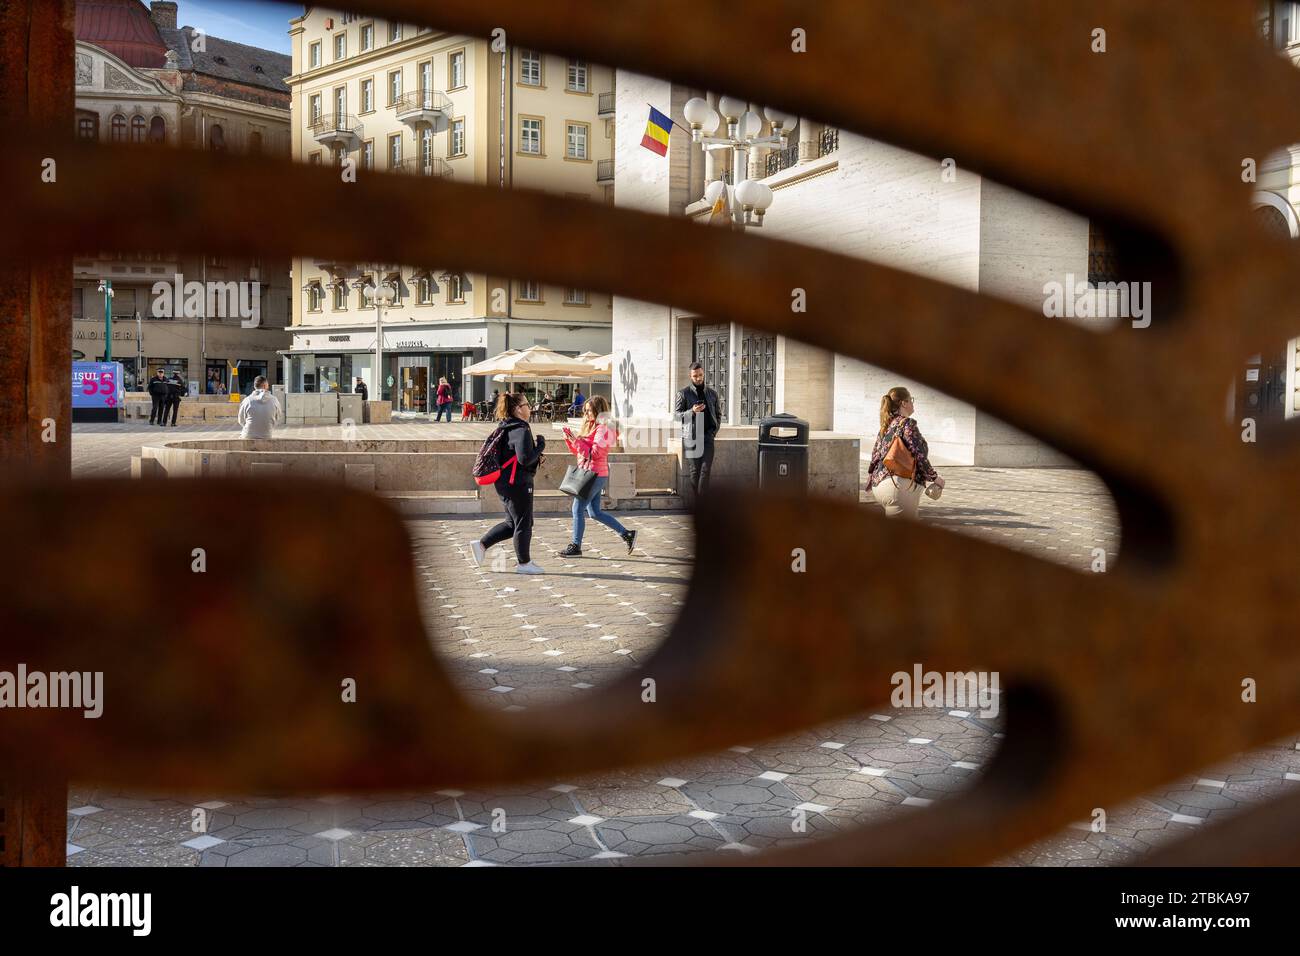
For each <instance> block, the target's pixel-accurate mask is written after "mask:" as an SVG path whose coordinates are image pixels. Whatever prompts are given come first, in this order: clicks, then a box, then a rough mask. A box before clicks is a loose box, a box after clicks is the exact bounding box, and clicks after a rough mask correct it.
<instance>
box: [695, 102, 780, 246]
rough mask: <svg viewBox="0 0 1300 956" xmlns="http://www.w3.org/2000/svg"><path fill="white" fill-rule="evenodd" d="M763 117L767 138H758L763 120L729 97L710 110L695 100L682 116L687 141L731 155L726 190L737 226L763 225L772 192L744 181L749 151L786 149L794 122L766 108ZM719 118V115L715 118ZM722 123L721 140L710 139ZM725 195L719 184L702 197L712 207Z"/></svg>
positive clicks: (760, 184) (705, 104) (763, 184)
mask: <svg viewBox="0 0 1300 956" xmlns="http://www.w3.org/2000/svg"><path fill="white" fill-rule="evenodd" d="M763 112H764V114H765V115H766V116H767V121H768V122H769V123H770V124H771V125H772V131H773V132H772V135H771V136H759V135H758V133H759V130H761V129H762V128H763V117H761V116H759V115H758V114H757V113H755V112H753V111H752V110H750V109H749V104H748V103H746V102H745V101H744V100H738V99H736V98H734V97H731V96H723V97H721V98H720V99H719V100H718V108H717V110H714V108H713V107H712V106H710V105H709V103H708V101H706V100H703V99H700V98H699V97H698V96H697V97H693V98H692V99H689V100H687V101H686V106H685V107H684V108H683V113H684V114H685V116H686V122H687V123H689V124H690V126H691V141H692V142H694V143H701V144H703V145H704V148H705V149H729V150H731V155H732V166H731V180H732V183H733V184H734V185H733V186H732V188H731V190H730V196H729V198H730V203H729V205H730V209H731V219H732V221H733V222H734V223H736V225H738V226H754V227H755V228H758V227H761V226H762V225H763V216H764V214H765V213H766V212H767V209H768V207H769V206H771V205H772V189H771V187H769V186H767V185H766V184H765V183H760V182H757V181H756V180H752V179H746V178H745V176H746V171H747V170H748V168H749V151H750V150H752V149H776V148H777V147H778V146H779V147H780V148H781V149H785V148H786V141H787V138H788V137H789V129H790V127H792V126H794V124H795V123H796V122H797V121H798V118H797V117H795V116H792V115H791V114H789V113H783V112H781V111H780V110H775V109H772V108H771V107H768V108H767V109H765V110H764V111H763ZM719 114H721V115H719ZM724 120H725V121H726V124H727V132H726V135H725V136H714V135H713V133H714V132H715V131H716V130H717V129H718V126H719V125H720V124H721V123H722V122H723V121H724ZM726 193H727V184H726V183H724V182H723V181H721V180H717V181H715V182H712V183H709V185H708V187H707V188H706V189H705V191H704V196H705V198H706V199H708V201H709V202H710V203H716V202H717V201H718V200H719V199H721V198H722V197H723V195H724V194H726Z"/></svg>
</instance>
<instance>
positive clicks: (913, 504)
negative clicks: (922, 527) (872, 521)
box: [871, 476, 925, 519]
mask: <svg viewBox="0 0 1300 956" xmlns="http://www.w3.org/2000/svg"><path fill="white" fill-rule="evenodd" d="M871 493H872V494H873V495H875V498H876V500H877V501H878V502H880V506H881V507H882V508H884V509H885V517H887V518H895V517H897V516H898V515H902V516H903V517H904V518H913V519H914V518H916V516H917V512H918V511H919V510H920V507H921V495H923V494H924V493H925V488H924V487H923V486H922V485H921V484H920V482H913V481H910V480H909V479H906V478H896V477H893V476H890V477H889V478H886V479H885V480H884V481H882V482H881V483H880V484H878V485H876V487H874V488H872V489H871Z"/></svg>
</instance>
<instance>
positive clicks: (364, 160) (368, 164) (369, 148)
mask: <svg viewBox="0 0 1300 956" xmlns="http://www.w3.org/2000/svg"><path fill="white" fill-rule="evenodd" d="M361 168H362V169H374V168H375V141H374V140H373V139H368V140H366V141H365V142H364V143H362V144H361Z"/></svg>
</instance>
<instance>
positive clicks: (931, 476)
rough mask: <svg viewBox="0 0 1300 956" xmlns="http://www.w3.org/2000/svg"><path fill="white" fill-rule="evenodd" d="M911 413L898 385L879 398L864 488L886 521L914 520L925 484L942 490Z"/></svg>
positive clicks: (906, 395)
mask: <svg viewBox="0 0 1300 956" xmlns="http://www.w3.org/2000/svg"><path fill="white" fill-rule="evenodd" d="M914 411H916V402H914V401H913V400H912V393H911V392H909V391H908V390H907V389H905V388H903V387H901V386H900V387H898V388H891V389H890V390H889V391H888V392H886V393H885V394H884V395H882V396H881V398H880V433H879V434H878V435H877V436H876V444H875V446H874V447H873V448H872V449H871V463H870V464H869V465H868V466H867V474H868V484H867V487H868V488H869V489H870V491H871V494H872V495H873V496H874V497H875V499H876V501H878V502H880V506H881V507H882V508H884V509H885V515H886V517H890V518H893V517H896V516H898V515H900V514H901V515H902V516H903V517H904V518H915V517H916V516H917V512H918V510H919V509H920V507H921V493H922V492H923V491H924V490H925V486H926V485H930V484H933V485H935V486H936V487H937V490H938V491H940V492H941V491H943V479H942V478H940V477H939V474H938V472H936V471H935V470H934V467H933V466H932V465H931V464H930V446H929V445H927V444H926V441H925V438H924V437H923V436H922V435H921V429H920V428H919V427H917V424H916V420H915V419H914V418H912V413H913V412H914ZM935 497H938V495H937V494H936V495H935Z"/></svg>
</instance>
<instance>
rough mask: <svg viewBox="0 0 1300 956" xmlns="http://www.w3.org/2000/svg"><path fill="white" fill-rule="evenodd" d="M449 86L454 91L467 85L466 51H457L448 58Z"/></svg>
mask: <svg viewBox="0 0 1300 956" xmlns="http://www.w3.org/2000/svg"><path fill="white" fill-rule="evenodd" d="M447 85H448V86H449V87H450V88H451V89H453V90H458V89H460V88H461V87H462V86H464V85H465V51H464V50H457V51H456V52H455V53H453V54H451V56H449V57H448V58H447Z"/></svg>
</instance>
